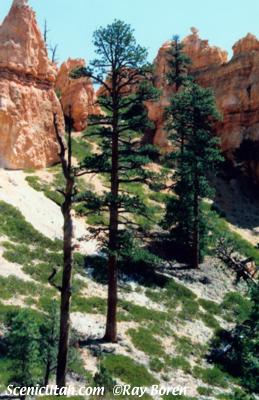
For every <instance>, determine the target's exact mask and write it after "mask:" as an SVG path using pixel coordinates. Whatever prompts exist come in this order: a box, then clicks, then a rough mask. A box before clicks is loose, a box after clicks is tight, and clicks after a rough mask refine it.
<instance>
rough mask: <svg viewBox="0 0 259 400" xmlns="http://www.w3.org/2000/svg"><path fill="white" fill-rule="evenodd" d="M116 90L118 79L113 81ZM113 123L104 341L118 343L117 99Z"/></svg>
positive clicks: (114, 98)
mask: <svg viewBox="0 0 259 400" xmlns="http://www.w3.org/2000/svg"><path fill="white" fill-rule="evenodd" d="M113 85H114V88H115V86H116V77H115V78H114V79H113ZM113 109H114V111H113V123H112V125H113V126H112V129H113V134H112V170H111V196H112V197H111V203H110V210H109V214H110V220H109V242H108V250H109V259H108V302H107V318H106V331H105V335H104V340H105V341H108V342H112V343H115V342H117V302H118V288H117V285H118V284H117V281H118V260H117V245H118V244H117V240H118V219H119V213H118V194H119V171H118V170H119V134H118V111H117V97H116V94H115V95H114V97H113Z"/></svg>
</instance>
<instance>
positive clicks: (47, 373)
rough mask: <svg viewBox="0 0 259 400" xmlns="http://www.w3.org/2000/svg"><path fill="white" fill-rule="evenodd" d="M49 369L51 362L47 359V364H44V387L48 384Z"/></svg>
mask: <svg viewBox="0 0 259 400" xmlns="http://www.w3.org/2000/svg"><path fill="white" fill-rule="evenodd" d="M50 368H51V360H50V359H48V360H47V364H46V371H45V376H44V386H48V384H49V377H50Z"/></svg>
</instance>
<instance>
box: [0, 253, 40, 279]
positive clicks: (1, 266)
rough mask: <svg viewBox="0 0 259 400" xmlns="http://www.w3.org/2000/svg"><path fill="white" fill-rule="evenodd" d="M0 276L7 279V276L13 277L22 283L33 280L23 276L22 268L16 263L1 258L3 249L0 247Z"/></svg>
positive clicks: (25, 275)
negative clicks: (22, 281)
mask: <svg viewBox="0 0 259 400" xmlns="http://www.w3.org/2000/svg"><path fill="white" fill-rule="evenodd" d="M0 275H1V276H3V277H5V278H7V277H8V276H11V275H13V276H15V277H16V278H18V279H22V280H24V281H33V279H32V278H31V277H30V276H29V275H27V274H25V273H24V272H23V270H22V266H21V265H19V264H16V263H11V262H9V261H7V260H5V259H4V258H3V248H1V247H0Z"/></svg>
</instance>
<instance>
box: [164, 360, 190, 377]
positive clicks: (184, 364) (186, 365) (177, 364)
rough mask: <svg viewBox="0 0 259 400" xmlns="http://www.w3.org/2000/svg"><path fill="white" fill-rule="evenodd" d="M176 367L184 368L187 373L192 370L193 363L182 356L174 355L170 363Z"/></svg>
mask: <svg viewBox="0 0 259 400" xmlns="http://www.w3.org/2000/svg"><path fill="white" fill-rule="evenodd" d="M169 365H170V366H171V367H172V368H174V369H182V370H183V371H184V372H185V373H186V374H187V373H190V372H191V369H192V368H191V364H190V363H189V361H187V360H186V359H185V358H184V357H182V356H176V357H172V358H171V360H170V364H169Z"/></svg>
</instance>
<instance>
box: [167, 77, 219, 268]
mask: <svg viewBox="0 0 259 400" xmlns="http://www.w3.org/2000/svg"><path fill="white" fill-rule="evenodd" d="M168 115H169V116H170V122H169V123H168V126H167V128H168V131H169V134H171V139H172V141H173V142H174V143H175V144H176V150H174V156H175V158H176V160H180V162H179V163H178V164H177V166H178V168H177V170H176V172H175V173H174V176H173V179H174V180H175V181H176V183H175V185H174V191H175V193H176V195H177V197H176V198H172V200H171V201H170V202H169V204H168V206H167V214H166V224H167V226H168V227H170V228H171V232H172V233H173V234H174V236H176V237H177V242H178V243H180V244H181V246H182V248H184V249H185V250H188V254H189V260H190V263H191V265H192V267H194V268H198V266H199V262H200V260H201V258H202V254H203V251H204V248H205V246H206V233H207V222H206V216H205V214H204V210H203V207H202V199H203V198H205V197H210V196H212V194H213V190H212V188H211V186H210V183H209V180H208V172H209V171H210V172H212V171H213V169H214V168H215V166H216V165H217V163H218V162H219V161H220V160H221V156H220V151H219V144H218V138H217V137H216V136H214V134H213V124H214V123H215V120H217V119H218V118H219V114H218V112H217V109H216V104H215V98H214V95H213V93H212V92H211V90H210V89H204V88H202V87H200V86H199V85H197V84H195V83H191V84H189V85H188V86H187V87H186V88H185V89H184V90H183V91H181V92H178V93H177V94H176V95H175V96H174V98H173V99H172V101H171V105H170V106H169V108H168ZM183 131H184V133H185V142H184V146H183V148H181V146H180V148H179V138H181V135H182V132H183Z"/></svg>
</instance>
